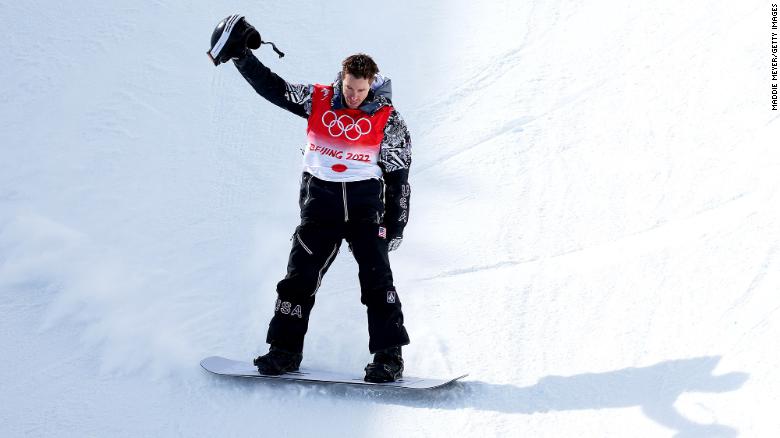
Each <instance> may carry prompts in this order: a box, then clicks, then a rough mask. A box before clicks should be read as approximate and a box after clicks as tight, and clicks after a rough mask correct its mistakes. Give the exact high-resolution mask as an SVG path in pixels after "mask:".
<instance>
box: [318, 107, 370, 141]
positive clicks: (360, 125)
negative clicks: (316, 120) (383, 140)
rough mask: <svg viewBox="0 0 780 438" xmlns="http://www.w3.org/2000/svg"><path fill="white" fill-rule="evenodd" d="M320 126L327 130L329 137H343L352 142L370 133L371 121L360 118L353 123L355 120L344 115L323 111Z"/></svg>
mask: <svg viewBox="0 0 780 438" xmlns="http://www.w3.org/2000/svg"><path fill="white" fill-rule="evenodd" d="M322 124H323V125H325V127H326V128H328V133H329V134H330V135H331V137H340V136H342V135H343V136H344V137H346V138H347V139H348V140H352V141H355V140H357V139H359V138H360V137H362V136H364V135H366V134H368V133H369V132H371V120H369V119H367V118H365V117H361V118H360V119H358V120H357V121H355V119H353V118H352V117H350V116H348V115H346V114H344V115H342V116H338V115H336V113H335V112H333V111H325V113H324V114H323V115H322Z"/></svg>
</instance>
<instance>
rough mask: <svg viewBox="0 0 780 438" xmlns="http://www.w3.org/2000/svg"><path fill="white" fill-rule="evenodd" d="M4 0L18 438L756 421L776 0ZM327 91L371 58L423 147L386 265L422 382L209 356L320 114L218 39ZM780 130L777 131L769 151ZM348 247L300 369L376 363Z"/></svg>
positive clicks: (280, 242)
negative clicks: (372, 384)
mask: <svg viewBox="0 0 780 438" xmlns="http://www.w3.org/2000/svg"><path fill="white" fill-rule="evenodd" d="M678 3H679V2H645V3H642V4H633V3H631V2H619V1H604V2H583V1H567V2H564V1H552V0H551V1H543V0H534V1H531V2H525V3H518V2H510V1H493V2H484V3H475V2H465V1H457V2H440V3H435V4H434V3H429V4H426V5H419V4H416V3H414V2H397V3H395V4H392V5H382V6H381V8H380V7H379V6H377V5H367V4H366V3H365V2H356V1H339V2H336V3H335V4H334V3H329V4H324V3H320V2H313V1H301V2H276V3H274V4H270V3H262V2H261V3H257V2H249V1H237V2H232V3H230V4H214V3H213V2H212V3H205V2H204V3H200V4H189V3H185V2H174V1H168V0H159V1H153V2H152V1H150V2H134V3H132V4H130V3H128V2H120V3H116V4H111V3H106V2H97V1H94V0H85V1H82V2H78V5H75V4H69V3H68V2H65V3H52V2H45V1H36V0H31V1H26V2H8V1H4V2H1V3H0V24H1V25H2V26H0V27H2V28H3V29H5V30H6V31H7V35H6V37H5V38H4V39H3V41H2V42H0V47H2V49H3V50H2V53H3V54H4V55H5V62H4V66H3V68H2V69H0V84H2V85H0V104H1V105H0V291H2V293H0V315H2V318H0V321H2V322H0V343H1V344H2V345H3V351H4V352H5V357H4V360H2V361H0V374H1V375H2V376H4V378H3V383H2V385H1V386H0V387H1V388H2V394H3V399H4V403H2V408H0V435H2V436H179V435H180V436H239V435H241V436H245V435H247V434H253V435H261V436H291V437H292V436H309V435H314V436H325V437H331V436H332V437H337V436H338V437H342V436H368V435H371V436H393V437H396V436H454V435H455V434H457V435H458V436H480V437H484V436H533V437H575V436H577V437H579V436H587V437H605V436H609V437H613V436H647V437H667V436H679V437H733V436H744V437H770V436H777V434H778V432H780V422H779V421H778V420H777V418H776V415H774V412H773V410H774V409H773V408H774V407H776V406H777V405H778V395H777V394H779V393H780V384H778V381H779V380H778V376H777V373H775V372H774V369H775V368H776V366H777V364H778V363H780V354H778V353H777V352H776V348H774V347H775V344H776V339H777V338H778V336H780V322H778V321H777V317H778V315H780V313H778V310H780V297H779V296H778V294H777V290H778V288H779V287H780V274H778V273H780V269H778V264H779V263H780V244H778V242H780V239H779V237H780V236H778V234H780V232H779V231H778V229H780V227H779V226H778V225H780V207H778V206H780V193H779V192H778V189H777V186H778V184H777V175H778V170H780V153H778V152H777V151H776V148H772V147H771V144H776V143H777V141H776V137H777V131H778V129H780V122H779V121H778V118H777V115H776V113H775V112H772V111H770V110H769V98H768V89H769V88H768V83H769V73H768V71H769V67H768V64H769V62H770V61H769V56H768V54H769V49H768V45H769V44H768V41H769V37H768V34H769V17H770V14H769V12H770V3H768V2H760V1H748V2H740V3H736V2H687V3H684V4H678ZM236 11H239V12H242V13H244V14H246V15H247V17H248V19H249V21H250V22H251V23H253V24H254V25H256V26H257V27H258V28H259V29H260V32H261V34H262V35H263V37H264V38H265V39H267V40H270V41H274V42H275V43H276V44H277V45H278V46H279V47H280V48H281V49H282V50H283V51H285V52H286V53H287V56H286V57H285V58H283V59H281V60H280V59H278V58H276V56H275V55H274V54H273V52H272V51H271V50H270V49H268V48H267V47H263V49H261V50H260V51H259V54H260V56H261V58H262V59H263V60H264V61H265V62H266V63H267V65H269V66H270V67H271V68H272V69H273V70H274V71H276V72H277V73H279V74H280V75H281V76H282V77H285V78H286V79H288V80H290V81H296V82H320V83H327V82H329V81H330V80H332V78H333V76H334V75H335V73H336V71H337V69H338V67H339V63H340V61H341V59H343V58H344V57H345V56H346V55H348V54H351V53H354V52H357V51H365V52H367V53H370V54H372V55H373V56H374V58H375V59H376V60H377V61H378V62H379V65H380V68H381V69H382V71H383V73H385V74H387V75H388V76H390V77H391V78H392V79H393V82H394V103H395V105H396V106H397V107H398V108H399V110H400V111H401V113H402V114H403V115H404V117H405V119H406V120H407V122H408V124H409V126H410V129H411V131H412V135H413V141H414V165H413V168H412V176H411V179H412V186H413V197H412V221H411V224H410V226H409V228H408V229H407V233H406V239H405V242H404V245H403V246H402V247H401V249H400V250H399V251H398V252H396V253H393V254H392V261H393V267H394V273H395V277H396V285H397V287H398V289H399V292H400V294H401V298H402V300H403V302H404V309H405V316H406V319H407V327H408V329H409V331H410V335H411V337H412V344H411V345H410V346H409V347H408V348H406V349H405V350H404V353H405V358H406V363H407V372H408V373H410V374H416V375H431V376H438V375H450V374H453V373H460V372H469V373H470V377H469V378H468V379H467V381H466V382H464V383H463V384H460V385H458V386H455V387H452V388H449V389H448V390H445V391H440V392H436V393H432V394H425V395H419V394H415V395H409V394H398V393H383V392H376V391H365V390H362V389H354V388H338V387H324V386H306V385H299V384H289V385H268V384H263V383H257V382H244V381H238V382H236V381H230V380H224V379H217V378H214V377H213V376H211V375H207V374H206V373H205V372H203V371H202V370H201V369H200V368H199V367H198V365H197V363H198V360H199V359H200V358H202V357H204V356H207V355H211V354H221V355H225V356H228V357H234V358H247V359H249V358H251V357H253V356H255V355H257V354H258V353H261V352H263V351H265V348H266V346H265V345H264V343H263V340H264V334H265V329H266V327H267V323H268V321H269V319H270V317H271V311H272V308H271V306H272V305H273V302H274V299H275V292H274V286H275V283H276V282H277V281H278V280H279V279H280V278H281V276H282V275H283V273H284V267H285V265H286V256H287V251H288V250H289V245H290V243H289V238H290V235H291V233H292V231H293V228H294V226H295V224H296V222H297V218H298V211H297V198H296V196H297V190H298V187H297V183H298V181H299V177H300V152H299V147H300V145H301V144H302V143H303V142H304V133H303V130H304V127H305V122H304V121H303V120H302V119H299V118H297V117H295V116H292V115H289V114H287V113H284V112H283V111H281V110H278V109H277V108H275V107H273V106H271V105H270V104H268V103H267V102H264V101H263V100H262V99H261V98H259V97H258V96H257V95H255V94H254V92H253V91H252V90H251V88H250V87H249V86H248V85H247V84H246V83H245V82H244V80H243V79H242V78H241V77H240V75H239V74H238V73H237V72H236V71H235V68H233V67H232V66H230V65H226V66H221V67H220V68H214V67H213V66H212V65H211V64H210V62H209V61H208V59H207V57H206V56H205V52H206V50H207V49H208V39H209V36H210V33H211V30H212V29H213V27H214V25H215V24H216V23H217V22H218V21H219V20H220V19H221V18H223V17H224V16H226V15H228V14H230V13H233V12H236ZM773 139H774V140H773ZM356 276H357V267H356V265H355V263H354V262H353V261H352V260H351V258H350V255H349V253H348V252H343V253H342V254H340V256H339V258H338V259H337V260H336V263H335V264H334V266H333V267H332V269H331V271H330V272H329V273H328V276H327V277H326V278H325V280H324V282H323V286H322V288H321V289H320V292H319V296H320V298H319V300H318V303H317V305H316V306H315V310H314V314H313V316H312V321H311V326H310V327H311V328H310V334H309V336H308V337H307V344H306V350H305V352H304V362H305V364H306V365H307V366H310V367H320V368H325V369H334V370H335V369H338V370H354V371H355V372H356V373H359V372H360V371H361V370H362V367H363V366H364V365H365V363H366V361H368V360H369V358H370V357H369V354H368V351H367V332H366V327H365V316H364V314H365V313H364V309H363V308H362V306H361V304H360V303H359V290H358V285H357V280H356Z"/></svg>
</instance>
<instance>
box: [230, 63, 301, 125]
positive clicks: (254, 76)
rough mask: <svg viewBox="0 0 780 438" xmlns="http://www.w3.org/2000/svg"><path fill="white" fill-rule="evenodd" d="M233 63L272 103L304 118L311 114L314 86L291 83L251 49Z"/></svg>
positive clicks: (250, 83)
mask: <svg viewBox="0 0 780 438" xmlns="http://www.w3.org/2000/svg"><path fill="white" fill-rule="evenodd" d="M233 63H234V64H235V65H236V68H237V69H238V71H239V72H240V73H241V75H242V76H243V77H244V79H246V81H247V82H249V85H251V86H252V88H254V89H255V91H257V94H259V95H261V96H263V97H264V98H265V99H266V100H268V101H269V102H271V103H272V104H274V105H276V106H279V107H281V108H284V109H286V110H287V111H290V112H291V113H293V114H296V115H299V116H301V117H303V118H308V117H309V114H311V93H312V88H313V87H312V86H311V85H304V84H290V83H289V82H287V81H285V80H284V79H282V78H281V77H279V75H277V74H276V73H274V72H272V71H271V69H270V68H268V67H266V66H265V65H263V63H262V62H260V60H259V59H257V57H256V56H255V55H254V54H253V53H252V52H251V51H249V50H247V51H246V52H245V54H244V56H242V57H240V58H238V59H234V60H233Z"/></svg>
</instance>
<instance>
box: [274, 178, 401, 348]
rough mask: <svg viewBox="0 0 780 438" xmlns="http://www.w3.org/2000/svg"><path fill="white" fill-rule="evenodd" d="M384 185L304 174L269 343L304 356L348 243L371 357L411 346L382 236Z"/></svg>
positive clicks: (278, 289) (278, 287)
mask: <svg viewBox="0 0 780 438" xmlns="http://www.w3.org/2000/svg"><path fill="white" fill-rule="evenodd" d="M383 192H384V183H383V182H382V181H381V180H378V179H369V180H364V181H355V182H331V181H324V180H321V179H318V178H316V177H314V176H312V175H311V174H309V173H304V174H303V179H302V183H301V190H300V199H299V204H300V207H301V223H300V225H299V226H298V227H297V228H296V229H295V234H294V235H293V239H292V242H293V245H292V250H291V251H290V258H289V261H288V263H287V275H286V276H285V277H284V279H283V280H282V281H280V282H279V283H278V285H277V287H276V291H277V294H278V298H277V300H276V309H275V311H274V316H273V318H272V319H271V323H270V325H269V328H268V336H267V338H266V342H267V343H269V344H271V345H272V346H274V347H278V348H282V349H285V350H288V351H294V352H302V351H303V339H304V336H305V335H306V331H307V330H308V325H309V315H310V313H311V310H312V307H313V306H314V298H315V295H316V293H317V289H318V288H319V287H320V283H321V282H322V277H323V276H324V275H325V273H326V272H327V271H328V268H329V267H330V265H331V264H332V263H333V260H334V259H335V258H336V254H338V252H339V248H340V247H341V242H342V240H346V241H347V244H348V245H349V248H350V250H351V251H352V254H353V255H354V256H355V260H356V261H357V263H358V267H359V273H358V277H359V280H360V300H361V302H362V303H363V304H364V305H365V306H366V309H367V313H368V334H369V344H368V348H369V351H371V353H375V352H376V351H378V350H383V349H385V348H389V347H395V346H400V345H406V344H408V343H409V336H408V335H407V333H406V328H405V327H404V317H403V313H402V312H401V301H400V300H399V298H398V293H397V292H396V290H395V287H394V286H393V274H392V272H391V270H390V259H389V258H388V251H387V240H386V239H385V238H384V237H383V236H380V225H381V220H382V214H383V212H384V202H383Z"/></svg>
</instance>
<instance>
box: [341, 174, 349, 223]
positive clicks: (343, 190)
mask: <svg viewBox="0 0 780 438" xmlns="http://www.w3.org/2000/svg"><path fill="white" fill-rule="evenodd" d="M341 193H342V194H343V195H344V222H348V221H349V211H348V210H347V183H345V182H343V183H341Z"/></svg>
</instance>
